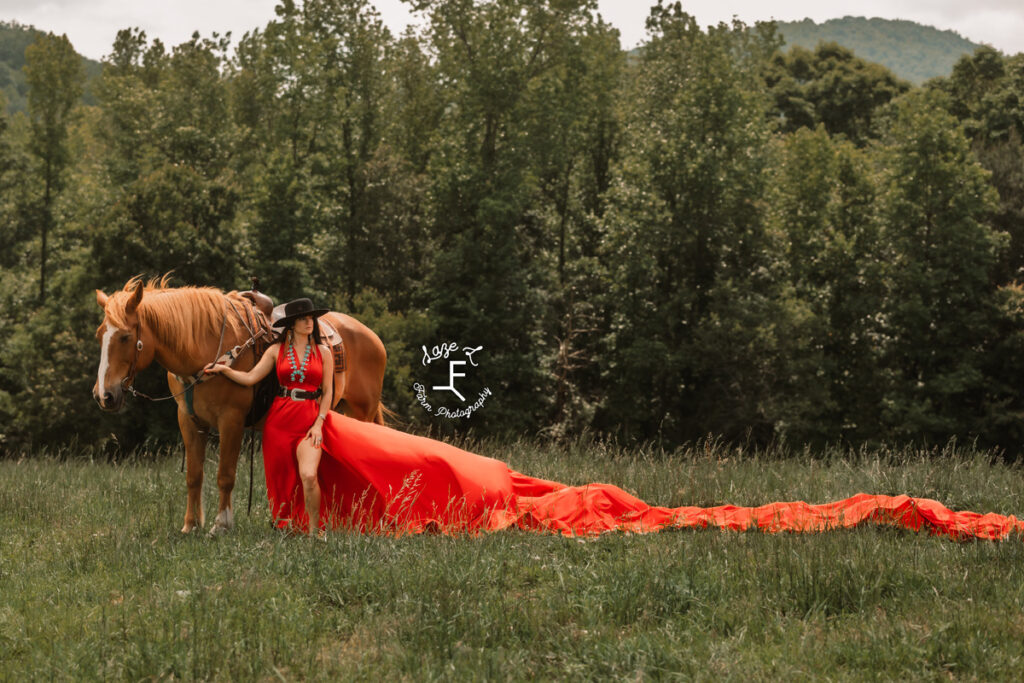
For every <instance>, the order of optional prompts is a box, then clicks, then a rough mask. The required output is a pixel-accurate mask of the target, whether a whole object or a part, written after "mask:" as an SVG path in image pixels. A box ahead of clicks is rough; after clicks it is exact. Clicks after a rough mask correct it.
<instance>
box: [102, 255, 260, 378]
mask: <svg viewBox="0 0 1024 683" xmlns="http://www.w3.org/2000/svg"><path fill="white" fill-rule="evenodd" d="M169 280H170V273H167V274H166V275H164V276H163V277H160V278H152V279H150V280H149V281H148V282H144V281H143V279H142V276H141V275H136V276H135V277H133V278H132V279H130V280H128V282H126V283H125V285H124V287H123V288H122V289H121V291H119V292H115V293H114V294H111V295H110V298H109V299H108V300H107V305H106V315H107V318H108V319H109V321H110V322H111V323H112V324H113V325H115V326H117V327H120V328H126V327H128V323H127V318H128V314H127V311H126V310H125V306H126V305H127V303H128V301H129V300H130V299H131V295H132V294H133V293H134V292H135V288H136V287H137V286H138V285H139V284H142V286H143V297H142V302H141V303H139V307H138V309H137V310H136V313H137V314H138V316H139V320H140V322H141V323H142V324H143V325H145V326H146V327H147V328H149V329H150V330H151V331H152V332H153V334H154V335H155V336H156V337H157V338H158V339H160V340H161V341H162V342H163V344H164V345H165V346H166V347H167V349H168V350H169V351H171V352H172V353H173V354H175V355H176V356H178V357H179V358H200V357H201V356H202V354H203V352H204V347H203V343H204V342H206V341H207V340H209V339H210V338H211V337H212V338H214V339H219V338H220V333H221V329H222V326H223V325H224V321H225V319H227V330H225V341H224V343H225V345H227V344H228V342H229V341H231V340H232V339H238V338H239V337H242V336H244V337H248V332H247V331H246V330H245V328H244V326H243V325H242V322H241V320H239V318H238V316H236V315H234V314H233V313H232V311H231V308H230V306H228V305H227V299H231V300H232V301H234V302H235V303H236V308H237V309H238V312H239V313H242V314H243V315H245V312H244V311H243V310H242V309H243V308H244V307H245V306H247V305H248V302H247V301H246V300H245V299H244V298H243V297H241V296H239V295H238V292H235V291H231V292H227V293H225V292H223V291H222V290H220V289H217V288H216V287H192V286H189V287H168V286H167V282H168V281H169ZM225 297H226V298H225ZM234 343H237V342H234V341H232V345H233V344H234ZM229 348H230V347H229ZM223 350H226V349H222V351H223Z"/></svg>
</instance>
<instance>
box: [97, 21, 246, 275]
mask: <svg viewBox="0 0 1024 683" xmlns="http://www.w3.org/2000/svg"><path fill="white" fill-rule="evenodd" d="M226 49H227V42H226V40H224V39H218V38H217V37H216V36H215V37H214V39H201V38H200V37H199V36H198V35H194V36H193V37H192V39H191V40H190V41H188V42H186V43H183V44H182V45H179V46H177V47H176V48H174V50H173V51H172V52H171V53H170V54H168V53H167V52H166V51H165V50H164V47H163V45H162V44H161V43H160V42H159V41H154V42H153V43H152V44H151V45H147V41H146V38H145V34H143V33H141V32H138V31H122V32H121V33H120V34H119V35H118V39H117V41H115V44H114V50H113V52H112V53H111V55H110V56H109V58H108V67H107V70H106V72H105V73H104V76H103V80H102V82H101V84H100V85H99V87H98V94H99V97H100V100H101V102H102V103H103V106H102V109H101V112H102V114H101V117H100V121H99V133H100V139H101V140H102V141H103V142H104V143H105V145H104V153H103V155H102V159H101V162H100V163H101V164H102V167H103V168H104V169H106V171H107V172H108V173H109V174H110V175H111V177H112V179H115V182H114V183H112V184H110V185H108V186H106V187H104V188H103V189H104V194H103V196H102V197H100V198H99V199H98V200H97V201H99V202H100V207H101V208H102V211H101V212H100V213H99V215H98V216H97V217H96V219H95V223H96V224H95V225H94V226H92V229H91V231H90V238H91V241H92V253H93V259H94V262H95V265H96V269H97V271H98V277H99V280H98V281H99V282H100V283H102V284H103V285H104V286H105V287H113V286H120V284H123V283H124V282H125V281H126V280H127V279H128V278H129V277H131V276H133V275H135V274H138V273H148V274H150V275H152V274H161V273H165V272H168V271H172V270H173V271H175V273H176V274H177V276H178V277H180V278H182V280H183V281H185V282H189V283H204V284H213V285H219V286H222V287H227V288H234V287H236V286H237V285H238V284H240V283H239V282H238V279H239V273H238V263H239V257H240V255H241V248H240V244H241V240H240V233H239V231H238V229H237V226H236V214H237V211H238V208H237V207H238V203H239V201H240V196H239V187H238V184H237V180H236V177H235V174H234V172H233V170H232V168H231V166H230V163H229V162H230V159H231V153H232V150H233V147H234V135H235V134H234V129H233V127H231V126H230V120H231V117H230V115H229V112H230V110H229V107H228V98H227V86H226V84H225V82H224V79H223V78H222V75H221V70H222V68H223V67H224V64H225V59H226V57H225V51H226Z"/></svg>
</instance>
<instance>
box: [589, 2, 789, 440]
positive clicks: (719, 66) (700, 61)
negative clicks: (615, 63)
mask: <svg viewBox="0 0 1024 683" xmlns="http://www.w3.org/2000/svg"><path fill="white" fill-rule="evenodd" d="M648 30H649V32H650V34H651V39H650V42H649V43H648V45H647V47H646V48H645V50H644V52H643V55H642V57H641V59H640V61H639V63H638V64H637V67H636V72H635V73H634V74H631V77H632V78H631V80H632V83H633V87H632V88H630V89H629V90H628V91H627V92H626V93H625V98H626V102H628V103H629V105H630V109H629V112H628V114H627V115H626V118H627V124H626V129H625V132H624V136H625V139H624V141H623V149H624V153H623V158H622V161H621V162H620V164H619V165H618V166H617V169H616V181H615V182H614V183H613V186H612V188H611V190H610V197H609V207H608V211H607V213H606V214H605V217H604V220H605V223H606V225H607V226H608V230H609V237H608V239H607V241H606V245H605V252H604V256H605V258H606V259H607V260H608V262H609V265H610V268H611V272H610V278H609V280H610V281H609V283H608V294H609V297H608V302H609V303H608V305H609V306H610V307H611V309H612V310H613V311H614V318H613V323H612V327H611V329H610V334H609V337H608V343H609V345H610V349H609V353H608V354H607V357H606V361H605V371H606V376H605V379H606V382H607V390H608V398H607V400H606V402H605V406H604V411H603V415H602V416H600V417H599V420H600V424H601V425H602V427H604V428H606V429H611V428H613V425H622V427H623V428H624V429H626V430H628V431H629V432H630V433H632V434H633V435H638V436H643V437H650V436H652V435H655V434H659V435H661V436H664V437H665V438H667V439H669V440H670V441H678V440H680V439H685V438H691V437H694V436H699V435H700V434H701V433H702V432H703V430H706V429H708V426H709V425H715V429H716V430H721V431H722V432H725V433H728V434H729V435H730V436H742V434H743V432H745V431H746V430H747V429H751V430H753V431H754V432H756V433H757V435H758V436H759V437H764V436H766V435H770V434H771V432H772V430H773V424H772V423H773V417H772V416H771V415H770V412H771V411H770V410H766V404H765V399H766V398H767V396H766V394H765V392H766V391H769V390H775V389H778V388H779V387H776V386H774V385H775V384H776V381H777V379H778V375H777V372H776V371H777V369H778V362H779V360H780V358H781V356H780V355H779V354H777V353H775V348H777V343H778V342H779V341H780V340H781V341H783V342H784V341H785V340H786V338H787V337H785V336H782V335H785V334H787V333H788V332H789V330H788V329H786V328H787V326H788V325H789V323H790V322H793V323H794V324H796V323H795V320H796V318H799V317H801V316H802V313H801V312H799V311H797V310H795V309H793V308H792V307H790V306H789V304H788V302H784V301H783V300H782V299H781V298H779V299H773V298H772V281H771V278H772V273H771V270H770V267H771V265H772V261H773V259H774V256H773V254H772V253H771V248H770V247H771V245H770V243H769V241H768V240H767V238H766V234H765V231H764V228H763V225H762V216H761V208H760V201H759V200H760V198H761V197H762V195H763V185H762V182H763V168H764V163H765V161H766V157H765V149H766V145H767V142H768V137H769V127H768V121H767V117H766V116H765V113H766V109H767V105H768V100H767V96H766V94H765V92H764V86H763V81H762V80H761V79H760V73H761V71H762V69H763V67H764V64H765V62H766V61H767V59H768V57H769V56H770V55H771V53H772V52H773V51H774V50H775V48H776V46H777V44H778V43H777V38H776V37H775V36H774V35H773V33H772V29H771V26H758V27H755V28H747V27H745V26H743V25H742V24H739V23H735V24H733V25H732V26H728V25H724V24H721V25H719V26H716V27H711V28H709V29H708V31H707V32H706V33H705V32H703V31H701V30H700V29H699V28H698V26H697V23H696V21H695V20H694V19H693V17H690V16H689V15H687V14H685V13H683V12H682V10H681V8H680V6H679V4H678V3H676V4H674V5H670V6H667V7H666V6H662V5H660V4H659V5H658V6H657V7H654V8H652V10H651V17H650V18H649V20H648ZM794 316H795V317H794ZM777 334H778V335H779V336H777ZM790 338H794V337H792V336H790Z"/></svg>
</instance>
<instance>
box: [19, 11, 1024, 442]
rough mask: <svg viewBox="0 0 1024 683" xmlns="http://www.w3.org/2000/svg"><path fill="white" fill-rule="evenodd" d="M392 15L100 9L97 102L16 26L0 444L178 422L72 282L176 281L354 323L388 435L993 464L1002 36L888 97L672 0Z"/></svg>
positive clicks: (67, 53)
mask: <svg viewBox="0 0 1024 683" xmlns="http://www.w3.org/2000/svg"><path fill="white" fill-rule="evenodd" d="M412 4H413V6H414V7H415V9H416V10H418V11H419V12H420V13H421V16H422V17H423V18H424V22H423V25H422V28H421V29H419V30H416V31H413V30H410V31H407V32H405V33H403V34H402V35H398V36H396V35H392V34H391V33H390V32H389V31H388V29H387V28H386V27H385V26H384V25H383V24H382V22H381V20H380V17H379V15H378V14H377V12H376V11H375V10H374V8H373V6H372V5H371V4H370V3H369V2H367V1H366V0H306V2H304V3H301V4H299V3H296V2H293V1H292V0H283V1H282V2H281V3H280V4H279V5H278V7H277V9H276V18H275V19H274V20H273V21H271V22H269V23H268V24H267V25H266V26H265V27H263V28H261V29H260V30H257V31H254V32H251V33H247V34H246V35H245V36H243V37H242V38H241V39H240V40H238V42H237V44H232V42H231V40H230V38H229V37H226V36H218V35H216V34H214V35H213V36H211V37H202V36H200V35H199V34H195V35H194V36H193V37H192V39H191V40H189V41H187V42H185V43H183V44H181V45H177V46H174V47H171V48H168V47H167V46H165V45H163V44H162V43H161V42H160V41H159V40H150V39H148V38H147V36H146V35H145V34H144V33H143V32H141V31H139V30H134V29H129V30H123V31H121V32H120V33H119V34H118V36H117V39H116V41H115V43H114V45H113V46H112V49H111V53H110V54H109V56H108V57H107V58H106V59H105V60H104V65H103V73H102V76H101V77H100V79H99V81H98V83H96V85H95V88H94V90H95V97H96V99H97V104H95V105H83V104H81V103H80V101H79V98H80V95H81V89H82V87H83V74H82V70H81V69H82V67H81V62H80V61H79V60H78V59H77V57H76V56H75V54H74V51H73V48H72V46H71V45H70V43H69V42H68V40H67V39H66V38H65V37H62V36H54V35H51V34H39V35H38V36H37V37H36V40H35V41H34V42H33V44H32V45H31V46H29V48H28V49H27V50H26V67H25V72H26V79H27V82H28V83H29V85H30V88H29V92H28V110H27V112H26V113H24V114H16V115H14V116H4V117H0V221H2V223H0V224H2V225H3V226H4V227H3V233H2V236H0V266H2V275H0V330H2V333H0V335H2V336H0V348H2V356H0V448H2V449H3V450H4V451H6V452H20V451H25V450H38V449H40V448H43V447H51V446H56V445H58V444H65V443H67V442H69V441H71V440H74V441H76V442H77V443H79V444H82V445H83V446H105V447H108V448H128V447H132V446H135V445H137V444H139V443H141V442H143V441H144V440H146V439H157V440H166V439H173V438H175V437H174V434H175V429H176V427H175V422H174V419H173V410H171V409H169V408H167V407H166V406H165V405H157V406H154V405H151V404H143V403H141V402H139V403H136V404H135V405H133V406H132V407H131V408H130V410H129V411H128V412H127V413H125V414H122V415H118V416H107V415H104V416H102V417H100V415H99V414H98V412H97V409H96V407H95V406H94V405H93V404H92V403H91V400H90V396H89V392H90V388H91V386H92V383H93V381H94V379H95V378H94V374H95V369H96V365H97V359H98V345H97V343H96V341H95V339H94V338H93V334H94V331H95V329H96V326H97V325H98V324H99V322H100V312H99V310H98V309H97V307H96V304H95V301H94V296H93V295H92V291H93V289H95V288H100V289H104V290H105V291H111V290H113V289H116V288H118V287H120V286H121V285H122V284H123V283H124V282H125V281H126V280H127V279H128V278H129V277H131V276H133V275H136V274H144V275H147V276H156V275H161V274H164V273H167V272H170V271H173V282H175V283H177V284H180V285H186V284H196V285H212V286H217V287H221V288H223V289H226V290H231V289H247V288H248V286H249V277H250V276H253V275H256V276H258V277H259V278H260V281H261V285H262V286H261V288H262V289H263V290H264V291H266V292H268V293H270V294H271V295H273V296H274V297H275V298H276V299H277V300H278V301H285V300H288V299H291V298H294V297H297V296H310V297H311V298H313V299H314V300H315V301H317V302H318V303H320V302H322V303H323V304H325V305H328V306H330V307H331V308H333V309H335V310H341V311H344V312H348V313H350V314H352V315H354V316H355V317H357V318H359V319H361V320H363V321H364V322H366V323H367V324H369V325H370V326H371V327H372V328H373V329H374V330H375V331H376V332H377V333H378V334H379V335H380V336H381V338H382V339H383V341H384V342H385V345H386V346H387V348H388V351H389V358H390V361H389V371H388V376H387V379H386V385H385V401H386V403H387V404H388V405H389V406H390V407H391V408H392V409H393V410H395V411H396V412H397V413H398V414H399V415H400V416H401V419H402V420H403V422H404V424H405V425H407V426H408V427H409V428H424V429H426V428H430V429H432V430H436V431H440V432H442V433H445V432H451V431H464V430H467V429H469V430H472V431H473V433H475V434H478V435H483V434H499V433H520V434H521V433H534V434H536V433H543V434H547V435H550V436H553V437H559V438H561V437H573V436H576V435H579V434H581V433H594V434H598V435H602V436H606V437H609V438H616V439H621V440H658V441H660V442H662V443H664V444H666V445H674V444H679V443H683V442H686V441H689V440H693V439H697V438H701V437H703V436H706V435H708V434H713V435H718V436H721V437H723V438H725V439H729V440H743V441H747V442H752V443H765V442H768V441H779V440H784V441H786V442H788V443H793V444H805V443H806V444H821V443H838V442H842V443H850V444H865V443H873V442H881V441H912V442H921V443H940V442H945V441H947V440H948V439H950V438H960V439H971V440H977V441H978V442H979V443H981V444H982V445H986V446H997V447H1000V448H1003V449H1005V450H1006V452H1007V453H1011V454H1016V453H1017V452H1018V451H1019V445H1018V444H1019V443H1020V441H1021V436H1022V432H1024V412H1022V409H1024V405H1022V401H1021V399H1020V397H1019V393H1018V391H1017V387H1018V386H1020V384H1021V382H1020V381H1019V380H1020V379H1021V378H1024V355H1022V354H1021V353H1020V351H1021V350H1024V287H1022V286H1021V285H1020V284H1019V282H1018V278H1019V277H1020V270H1021V268H1024V149H1022V143H1021V139H1022V136H1024V55H1016V56H1006V55H1003V54H1001V53H999V52H997V51H994V50H992V49H989V48H982V49H979V50H978V51H977V52H975V53H974V54H973V55H970V56H966V57H964V58H963V59H961V60H960V61H959V62H958V63H957V65H956V66H955V68H954V71H953V73H952V75H951V76H950V77H948V78H940V79H933V80H931V81H929V82H927V83H925V84H924V85H923V86H920V87H914V86H912V85H911V84H909V83H907V82H905V81H902V80H900V79H898V78H896V77H895V76H893V75H892V74H891V73H890V72H889V71H887V70H886V69H884V68H883V67H880V66H878V65H876V64H871V63H868V62H866V61H864V60H862V59H860V58H858V57H857V56H856V55H854V54H853V53H852V52H850V51H849V50H847V49H845V48H842V47H840V46H838V45H835V44H825V45H820V46H819V47H818V48H816V49H815V50H806V49H802V48H796V49H793V50H790V51H788V52H782V51H781V50H780V47H781V45H782V39H781V37H780V36H779V34H778V32H777V31H776V28H775V26H774V24H771V23H764V24H762V23H758V24H755V25H753V26H748V25H745V24H743V23H741V22H738V21H736V22H733V23H731V24H719V25H716V26H711V27H707V28H703V29H702V28H701V27H699V26H698V25H697V23H696V21H695V20H694V18H693V17H691V16H689V15H687V14H686V13H685V12H683V11H682V9H681V8H680V5H679V4H678V3H671V4H664V3H662V2H659V3H658V4H657V5H655V6H654V7H652V8H651V10H650V16H649V18H648V20H647V28H648V34H649V39H648V41H647V43H646V44H645V45H644V47H643V48H642V49H640V50H638V51H635V52H633V53H627V52H625V51H624V50H623V49H622V48H621V46H620V43H619V40H618V34H617V32H616V31H615V29H613V28H612V27H611V26H610V25H608V24H607V23H605V22H604V21H603V20H602V19H601V18H600V17H599V15H598V14H597V11H596V3H595V2H594V1H592V0H544V1H542V2H534V1H532V0H530V1H527V0H500V1H498V0H494V1H492V0H486V1H480V2H467V1H466V0H417V1H416V2H414V3H412ZM0 110H2V107H0ZM452 340H454V341H457V342H460V343H462V344H466V345H472V346H474V347H475V346H481V347H483V349H484V350H483V351H482V352H481V353H480V354H479V355H478V356H477V360H478V361H479V368H474V372H476V373H478V375H479V376H478V378H477V379H478V381H479V382H480V383H481V384H482V385H486V386H488V387H489V388H490V389H491V390H492V392H493V396H492V397H491V398H490V399H488V402H487V404H486V405H485V406H484V407H483V408H481V409H480V410H479V411H477V412H475V413H474V414H473V416H472V418H470V419H461V420H446V421H445V420H440V421H439V420H438V419H436V418H435V417H433V416H429V415H427V414H425V413H424V411H423V410H422V408H421V406H420V404H419V403H418V402H417V399H416V397H415V394H414V390H413V384H414V383H415V382H416V380H417V377H419V376H420V373H422V371H423V365H422V362H421V358H422V355H423V352H422V347H423V346H428V347H429V346H432V345H434V344H439V343H443V342H446V341H452ZM138 382H139V383H141V385H142V388H143V389H144V390H145V389H146V387H147V386H148V387H149V388H151V389H153V390H154V392H156V393H158V392H159V391H160V388H161V385H162V382H163V378H162V376H161V373H160V372H157V371H155V370H151V371H149V372H147V373H143V374H142V375H140V377H139V379H138Z"/></svg>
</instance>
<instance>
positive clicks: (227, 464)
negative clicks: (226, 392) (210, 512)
mask: <svg viewBox="0 0 1024 683" xmlns="http://www.w3.org/2000/svg"><path fill="white" fill-rule="evenodd" d="M217 431H219V432H220V457H219V458H218V463H217V488H218V489H219V490H220V502H219V504H218V506H217V519H215V520H214V522H213V527H212V528H211V529H210V534H211V535H217V534H222V533H224V532H225V531H230V530H231V529H233V528H234V526H235V513H234V512H233V511H232V508H231V492H232V490H234V488H235V472H236V470H237V468H238V452H239V451H240V450H241V448H242V435H243V433H244V432H245V416H244V415H243V414H238V413H235V412H234V411H229V412H227V413H225V414H223V415H221V416H220V418H219V420H218V422H217Z"/></svg>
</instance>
